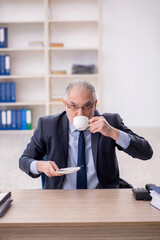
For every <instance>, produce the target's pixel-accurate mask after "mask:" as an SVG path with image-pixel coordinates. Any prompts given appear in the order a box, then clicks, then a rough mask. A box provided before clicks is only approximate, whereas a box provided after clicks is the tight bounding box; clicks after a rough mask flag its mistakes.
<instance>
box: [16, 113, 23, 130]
mask: <svg viewBox="0 0 160 240" xmlns="http://www.w3.org/2000/svg"><path fill="white" fill-rule="evenodd" d="M16 114H17V129H22V126H21V124H22V123H21V110H17V111H16Z"/></svg>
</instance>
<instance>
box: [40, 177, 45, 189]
mask: <svg viewBox="0 0 160 240" xmlns="http://www.w3.org/2000/svg"><path fill="white" fill-rule="evenodd" d="M41 182H42V189H44V183H45V174H44V173H42V174H41Z"/></svg>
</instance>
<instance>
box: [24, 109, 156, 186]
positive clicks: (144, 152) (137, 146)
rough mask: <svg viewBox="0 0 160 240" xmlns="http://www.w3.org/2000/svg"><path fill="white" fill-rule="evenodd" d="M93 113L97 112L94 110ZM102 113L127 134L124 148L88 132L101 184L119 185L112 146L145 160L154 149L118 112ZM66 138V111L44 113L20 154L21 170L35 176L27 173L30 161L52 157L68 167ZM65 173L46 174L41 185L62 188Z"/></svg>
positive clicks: (106, 138)
mask: <svg viewBox="0 0 160 240" xmlns="http://www.w3.org/2000/svg"><path fill="white" fill-rule="evenodd" d="M95 115H99V113H98V112H97V111H95ZM103 116H104V117H105V118H106V120H107V121H108V123H109V124H110V125H111V126H113V127H115V128H117V129H120V130H122V131H124V132H126V133H128V134H129V136H130V139H131V140H130V144H129V146H128V148H127V149H125V150H124V149H122V148H121V147H120V146H118V145H117V144H116V142H115V141H114V140H113V139H111V138H109V137H105V136H103V135H102V134H101V133H95V134H91V143H92V153H93V159H94V164H95V168H96V171H97V176H98V179H99V187H100V188H118V187H119V168H118V162H117V157H116V152H115V147H117V148H118V149H119V150H123V151H124V152H126V153H128V154H129V155H131V156H132V157H134V158H139V159H142V160H147V159H150V158H151V157H152V154H153V151H152V148H151V146H150V145H149V143H148V142H147V141H146V140H145V139H144V138H142V137H140V136H138V135H137V134H135V133H133V132H132V131H131V130H130V129H128V128H127V127H126V126H125V125H124V123H123V121H122V119H121V117H120V116H119V115H118V114H109V113H105V114H103ZM68 142H69V121H68V118H67V116H66V112H62V113H61V114H58V115H56V116H45V117H42V118H40V119H39V121H38V125H37V128H36V129H35V131H34V134H33V137H32V138H31V141H30V143H29V144H28V145H27V147H26V149H25V151H24V153H23V155H22V156H21V158H20V159H19V166H20V168H21V170H23V171H24V172H26V173H27V174H28V175H30V176H32V177H38V176H39V175H34V174H32V173H30V164H31V162H32V161H34V160H35V159H36V160H42V159H43V157H44V156H45V160H53V161H54V162H56V164H57V165H58V167H59V168H64V167H67V160H68ZM64 178H65V176H60V177H51V178H49V177H47V176H45V185H44V188H49V189H58V188H61V186H62V184H63V180H64Z"/></svg>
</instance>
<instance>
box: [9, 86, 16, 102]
mask: <svg viewBox="0 0 160 240" xmlns="http://www.w3.org/2000/svg"><path fill="white" fill-rule="evenodd" d="M9 84H10V94H11V95H10V102H15V101H16V83H15V82H10V83H9Z"/></svg>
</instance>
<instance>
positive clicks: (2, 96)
mask: <svg viewBox="0 0 160 240" xmlns="http://www.w3.org/2000/svg"><path fill="white" fill-rule="evenodd" d="M5 96H6V93H5V83H4V82H2V83H1V102H5V98H6V97H5Z"/></svg>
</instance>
